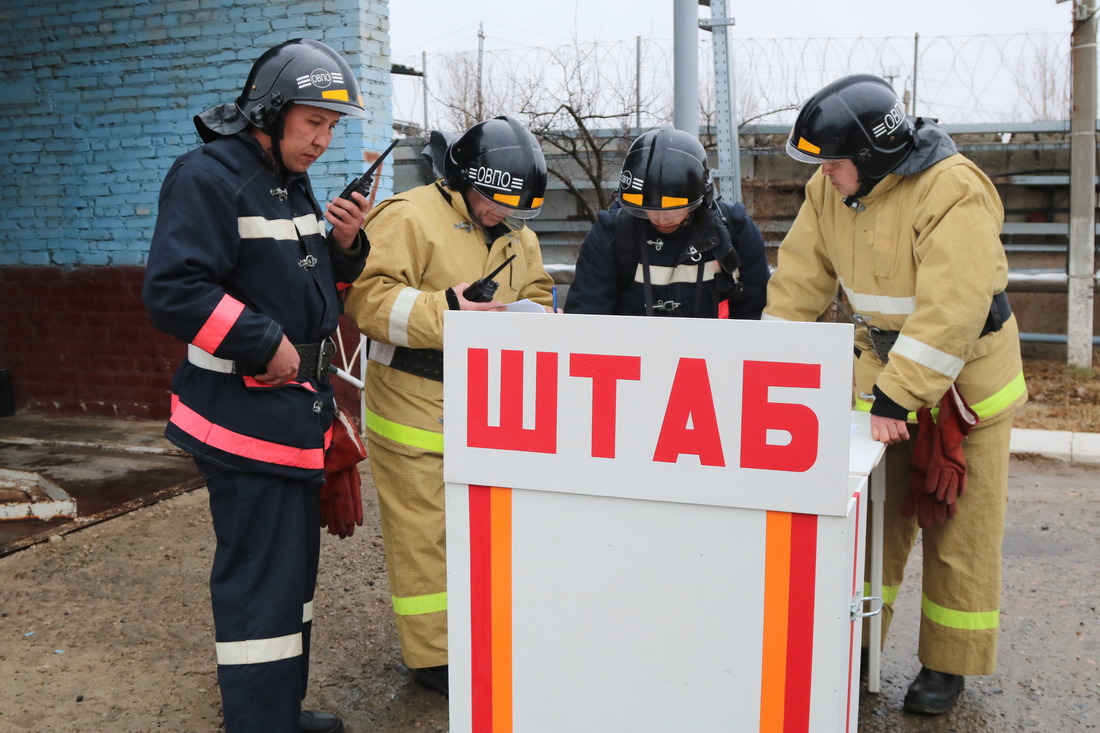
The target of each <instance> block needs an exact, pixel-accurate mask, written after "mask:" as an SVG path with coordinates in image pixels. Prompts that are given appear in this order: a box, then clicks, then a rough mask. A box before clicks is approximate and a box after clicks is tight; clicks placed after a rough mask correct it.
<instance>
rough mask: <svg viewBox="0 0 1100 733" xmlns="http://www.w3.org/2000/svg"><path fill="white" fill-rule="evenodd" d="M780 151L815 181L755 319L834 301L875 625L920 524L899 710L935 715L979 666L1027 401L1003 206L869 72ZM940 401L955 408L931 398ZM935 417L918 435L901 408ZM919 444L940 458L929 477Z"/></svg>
mask: <svg viewBox="0 0 1100 733" xmlns="http://www.w3.org/2000/svg"><path fill="white" fill-rule="evenodd" d="M787 151H788V153H789V154H790V155H791V156H792V157H794V158H796V159H798V160H801V161H803V162H808V163H814V164H817V165H820V169H819V170H818V171H816V172H815V173H814V174H813V176H812V177H811V178H810V180H809V182H808V183H807V185H806V199H805V202H804V203H803V205H802V208H801V210H800V211H799V213H798V216H797V218H796V219H795V222H794V224H793V225H792V227H791V230H790V232H789V233H788V234H787V236H786V238H785V239H784V240H783V243H782V245H781V246H780V249H779V254H778V266H777V269H776V271H775V274H774V275H773V277H772V279H771V281H770V284H769V287H768V303H767V306H766V308H765V311H764V316H763V317H764V319H773V320H775V319H778V320H789V321H812V320H814V319H816V318H817V317H818V316H820V315H821V314H822V313H823V312H825V310H826V309H827V308H828V307H829V305H830V304H831V303H832V302H833V299H834V297H835V295H836V292H837V288H838V286H839V288H840V289H841V290H842V292H843V295H844V297H845V299H846V301H847V305H848V306H850V309H851V312H852V318H853V320H854V321H855V322H856V324H857V328H856V343H855V385H854V391H855V405H856V409H860V410H869V411H870V413H871V428H872V436H873V437H874V438H875V439H876V440H880V441H882V442H884V443H888V444H889V447H888V449H887V458H886V460H887V477H888V478H887V481H888V484H889V485H888V486H887V489H886V492H887V498H886V509H885V515H886V519H885V527H884V530H885V548H884V549H885V553H884V567H883V594H884V596H885V598H884V601H885V606H884V609H883V614H884V619H883V621H884V627H883V628H884V629H885V628H886V627H887V626H888V624H889V622H890V619H891V617H892V610H893V606H892V603H893V601H894V599H895V598H896V597H897V593H898V590H899V588H900V585H901V581H902V576H903V571H904V568H905V563H906V560H907V558H908V555H909V553H910V550H911V549H912V546H913V543H914V541H915V539H916V535H917V531H918V528H920V529H923V543H922V546H923V556H924V566H923V588H922V591H923V594H922V603H921V627H920V643H919V651H918V655H919V658H920V661H921V664H922V668H921V671H920V673H919V674H918V675H917V677H916V679H915V680H914V681H913V683H912V684H911V685H910V687H909V690H908V693H907V695H906V698H905V707H906V709H908V710H910V711H913V712H920V713H927V714H937V713H942V712H945V711H946V710H948V709H950V708H951V707H952V706H953V705H954V704H955V702H956V701H957V699H958V697H959V694H960V693H961V691H962V689H963V684H964V676H965V675H971V674H982V675H988V674H992V673H993V671H994V667H995V664H996V655H997V634H998V625H999V609H1000V593H1001V541H1002V538H1003V536H1004V513H1005V505H1006V500H1007V499H1006V497H1007V485H1008V459H1009V437H1010V431H1011V427H1012V420H1011V417H1012V412H1013V409H1014V408H1015V407H1017V406H1018V405H1020V404H1022V403H1023V402H1024V401H1025V400H1026V399H1027V390H1026V386H1025V384H1024V377H1023V371H1022V363H1021V358H1020V343H1019V333H1018V329H1017V324H1016V319H1015V318H1014V317H1013V316H1012V314H1011V311H1010V309H1009V307H1008V301H1007V298H1006V297H1005V295H1004V289H1005V285H1006V283H1007V276H1008V265H1007V261H1006V258H1005V254H1004V249H1003V247H1002V245H1001V242H1000V238H999V234H1000V230H1001V225H1002V222H1003V218H1004V212H1003V209H1002V206H1001V202H1000V199H999V197H998V194H997V192H996V190H995V189H994V187H993V185H992V183H991V182H990V181H989V179H988V178H987V177H986V176H985V175H984V174H983V173H982V172H981V171H980V170H979V169H978V168H977V167H976V166H975V165H974V164H973V163H972V162H971V161H969V160H968V159H967V158H965V157H963V156H962V155H960V154H959V153H958V152H957V150H956V148H955V146H954V143H953V142H952V141H951V139H950V138H949V137H948V136H947V135H946V133H944V132H943V131H942V130H941V128H939V127H938V126H937V125H936V124H935V123H934V122H933V121H931V120H928V119H921V118H911V117H909V118H907V117H906V116H905V114H904V112H903V111H902V107H901V104H900V102H899V101H898V98H897V95H896V94H895V93H894V91H893V89H892V88H891V87H890V86H889V84H887V82H886V81H884V80H883V79H880V78H878V77H874V76H869V75H854V76H849V77H845V78H843V79H840V80H838V81H835V82H833V83H832V84H830V85H828V86H826V87H825V88H823V89H822V90H821V91H819V92H818V93H817V94H815V95H814V96H813V97H811V98H810V100H809V101H808V102H807V103H806V104H805V105H804V106H803V108H802V109H801V111H800V112H799V115H798V119H797V121H796V122H795V125H794V128H793V130H792V131H791V135H790V139H789V141H788V143H787ZM956 393H957V394H958V395H961V398H962V399H963V400H964V401H965V403H968V404H969V409H967V408H966V406H965V405H963V406H961V407H959V404H960V403H957V402H950V403H949V399H948V398H949V397H951V396H953V395H954V394H956ZM937 405H941V409H939V410H937V411H936V412H937V414H938V418H937V421H936V422H935V423H933V422H932V421H931V419H930V418H927V417H926V418H925V421H924V422H922V423H921V424H922V425H924V427H925V430H924V433H925V434H924V435H923V436H921V435H920V434H919V433H920V432H921V431H920V430H919V429H918V426H917V424H914V423H916V422H917V415H916V413H917V412H918V411H922V413H923V412H924V411H923V410H922V408H935V407H936V406H937ZM959 415H963V416H967V415H969V416H973V415H976V416H977V424H976V427H974V428H973V431H972V432H969V427H970V424H971V423H973V419H970V420H968V421H967V422H966V423H965V429H959V428H958V426H959V425H962V423H958V422H957V421H956V420H955V419H949V418H951V417H958V416H959ZM967 432H969V436H968V437H965V439H964V436H965V435H966V433H967ZM922 437H923V442H922ZM933 443H934V444H936V445H938V446H940V447H941V448H942V450H940V453H936V451H935V450H933V451H932V453H933V454H934V455H933V456H932V459H931V469H930V470H929V467H928V455H929V450H930V448H929V446H930V445H931V444H933ZM960 446H961V447H960ZM945 455H946V457H947V458H945ZM922 457H923V458H922ZM948 458H954V459H955V460H954V461H950V460H948ZM911 460H912V462H911ZM913 464H916V465H918V466H920V467H922V470H921V472H920V473H919V474H918V475H917V478H916V480H912V479H913V474H914V471H915V470H916V469H914V467H913ZM944 466H948V467H949V468H951V469H952V470H954V471H956V474H957V475H958V477H959V478H961V480H963V481H965V482H966V483H965V491H960V492H959V493H958V495H957V497H956V496H954V495H952V493H951V492H945V493H944V494H943V495H942V496H941V495H939V494H937V493H936V492H934V491H933V492H932V493H929V489H928V488H927V484H926V481H925V471H928V472H929V473H932V472H937V475H940V474H938V472H939V471H940V470H941V469H943V468H944ZM915 507H919V508H915ZM906 514H908V515H910V516H905V515H906ZM914 514H916V516H913V515H914ZM952 517H953V518H952ZM918 522H919V527H918Z"/></svg>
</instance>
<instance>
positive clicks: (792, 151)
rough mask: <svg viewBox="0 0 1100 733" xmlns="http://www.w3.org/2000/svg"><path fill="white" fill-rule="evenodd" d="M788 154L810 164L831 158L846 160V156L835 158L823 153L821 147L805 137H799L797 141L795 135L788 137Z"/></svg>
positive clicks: (818, 163) (819, 163)
mask: <svg viewBox="0 0 1100 733" xmlns="http://www.w3.org/2000/svg"><path fill="white" fill-rule="evenodd" d="M787 155H789V156H791V157H792V158H794V159H795V160H797V161H799V162H800V163H809V164H810V165H821V164H822V163H824V162H826V161H829V160H844V158H833V157H830V156H828V155H822V154H821V148H819V147H818V146H816V145H814V144H813V143H812V142H810V141H809V140H807V139H806V138H804V137H800V138H798V142H797V143H796V142H795V140H794V138H793V137H790V138H787Z"/></svg>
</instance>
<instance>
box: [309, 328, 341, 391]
mask: <svg viewBox="0 0 1100 733" xmlns="http://www.w3.org/2000/svg"><path fill="white" fill-rule="evenodd" d="M335 353H336V342H335V341H334V340H333V339H332V337H331V336H329V337H328V338H326V339H325V340H324V341H322V342H321V343H320V344H318V345H317V371H316V374H315V375H314V376H315V377H316V379H317V381H318V382H319V381H321V378H322V377H325V376H328V367H329V364H331V363H332V357H333V355H334V354H335Z"/></svg>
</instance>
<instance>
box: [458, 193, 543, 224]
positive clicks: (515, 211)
mask: <svg viewBox="0 0 1100 733" xmlns="http://www.w3.org/2000/svg"><path fill="white" fill-rule="evenodd" d="M473 189H474V192H475V193H477V195H478V196H480V197H481V198H482V200H484V201H485V202H486V203H487V204H488V205H489V206H491V207H492V208H493V210H494V211H496V212H497V213H499V214H500V215H501V216H504V217H508V218H511V219H533V218H534V217H536V216H538V215H539V212H540V211H541V210H542V199H533V200H532V201H531V204H532V207H531V208H529V209H523V208H520V206H519V202H520V197H519V196H512V195H508V194H503V193H494V194H493V195H492V196H486V195H485V193H484V192H482V191H481V189H479V188H478V187H477V186H476V185H475V186H474V187H473Z"/></svg>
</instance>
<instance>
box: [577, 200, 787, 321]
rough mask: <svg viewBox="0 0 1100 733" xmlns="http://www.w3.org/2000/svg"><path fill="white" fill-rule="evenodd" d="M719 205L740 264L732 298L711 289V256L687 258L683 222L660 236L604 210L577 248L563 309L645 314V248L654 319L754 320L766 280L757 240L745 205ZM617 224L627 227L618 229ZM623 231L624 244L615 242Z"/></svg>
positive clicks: (688, 233)
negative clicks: (722, 318)
mask: <svg viewBox="0 0 1100 733" xmlns="http://www.w3.org/2000/svg"><path fill="white" fill-rule="evenodd" d="M718 206H720V207H721V208H722V213H723V214H724V216H725V218H726V220H727V222H728V230H729V233H730V237H731V240H732V242H731V243H732V245H733V247H734V249H735V250H736V251H737V254H738V257H739V259H740V267H739V268H738V270H739V272H738V279H739V281H740V285H741V287H740V288H738V290H737V295H736V297H733V298H727V297H726V294H725V293H723V292H720V289H719V288H718V283H719V282H720V281H721V279H722V275H721V268H720V267H719V265H718V262H716V261H715V253H714V251H708V252H702V253H699V254H697V255H695V256H694V258H693V254H692V250H691V242H692V239H693V228H692V224H691V223H690V222H689V224H688V225H686V226H684V227H681V228H680V229H678V230H676V231H675V232H672V233H671V234H662V233H661V232H659V231H657V230H656V229H655V228H654V227H653V226H652V225H651V224H649V223H648V222H645V221H642V220H641V219H637V218H635V217H633V216H631V215H629V214H628V213H627V212H626V211H623V210H622V209H620V208H619V207H618V206H612V208H611V210H610V211H601V212H599V215H598V217H597V220H596V223H595V224H593V225H592V228H591V229H590V230H589V231H588V235H587V236H586V237H585V239H584V242H583V243H582V244H581V249H580V253H579V254H578V256H577V268H576V276H575V277H574V280H573V283H572V285H570V286H569V296H568V298H567V300H566V302H565V312H566V313H594V314H602V315H640V316H644V315H646V302H645V300H646V298H645V285H644V277H645V272H644V269H646V268H644V266H643V265H642V249H643V248H645V249H646V250H647V252H646V259H647V260H648V261H649V268H648V270H649V273H648V274H649V278H650V292H651V300H652V303H651V305H652V306H653V309H654V312H653V315H655V316H681V317H689V318H716V317H728V318H739V319H749V320H756V319H759V318H760V313H761V311H762V310H763V309H764V302H765V299H766V293H767V287H768V278H769V277H770V275H771V271H770V269H769V267H768V260H767V257H766V255H765V253H764V239H763V238H762V237H761V236H760V230H759V229H757V228H756V224H754V223H753V221H752V219H750V218H749V216H748V214H747V213H746V212H745V207H744V205H742V204H740V203H737V204H728V203H726V202H724V201H719V202H718ZM620 227H627V228H628V229H627V231H626V232H621V231H619V228H620ZM624 234H625V238H626V240H627V241H626V242H625V246H624V244H623V242H621V241H620V238H622V237H623V236H624ZM624 268H625V269H624ZM624 276H625V277H624ZM716 276H717V277H716Z"/></svg>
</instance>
